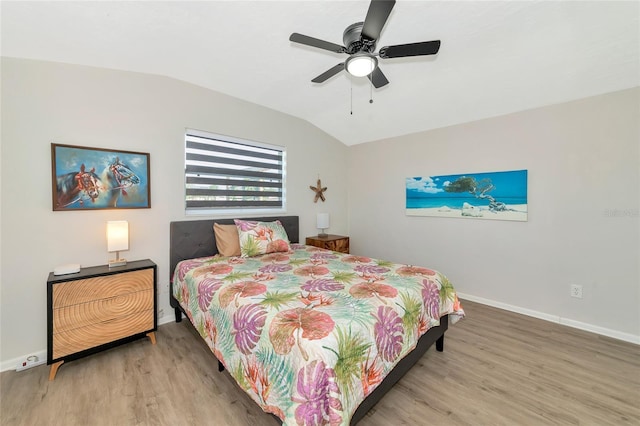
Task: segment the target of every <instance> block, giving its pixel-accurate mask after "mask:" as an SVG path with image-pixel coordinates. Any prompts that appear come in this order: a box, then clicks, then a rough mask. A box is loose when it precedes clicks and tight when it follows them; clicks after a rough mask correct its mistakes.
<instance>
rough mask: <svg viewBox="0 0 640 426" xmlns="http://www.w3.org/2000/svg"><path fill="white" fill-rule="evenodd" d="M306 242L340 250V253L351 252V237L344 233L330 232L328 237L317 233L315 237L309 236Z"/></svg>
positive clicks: (309, 244)
mask: <svg viewBox="0 0 640 426" xmlns="http://www.w3.org/2000/svg"><path fill="white" fill-rule="evenodd" d="M305 244H306V245H308V246H315V247H321V248H324V249H327V250H333V251H339V252H340V253H349V237H345V236H343V235H331V234H329V235H327V236H326V237H321V236H319V235H315V236H313V237H307V240H306V243H305Z"/></svg>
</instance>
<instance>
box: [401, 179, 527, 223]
mask: <svg viewBox="0 0 640 426" xmlns="http://www.w3.org/2000/svg"><path fill="white" fill-rule="evenodd" d="M406 212H407V216H436V217H460V218H473V219H490V220H491V219H492V220H515V221H526V220H527V170H513V171H505V172H491V173H466V174H459V175H442V176H428V177H412V178H407V179H406Z"/></svg>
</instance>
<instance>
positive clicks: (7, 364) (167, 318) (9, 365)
mask: <svg viewBox="0 0 640 426" xmlns="http://www.w3.org/2000/svg"><path fill="white" fill-rule="evenodd" d="M171 313H172V314H173V310H171ZM172 321H175V316H174V315H164V316H163V317H162V318H158V325H159V326H160V325H163V324H168V323H170V322H172ZM30 355H36V356H37V357H38V359H44V360H46V359H47V350H46V349H42V350H40V351H37V352H35V353H33V352H32V353H29V354H25V355H23V356H19V357H17V358H13V359H9V360H7V361H2V362H1V363H0V372H4V371H9V370H15V369H16V367H17V366H18V364H20V363H21V362H22V361H24V360H25V359H26V358H27V357H28V356H30ZM34 368H35V367H34Z"/></svg>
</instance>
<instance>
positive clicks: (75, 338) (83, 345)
mask: <svg viewBox="0 0 640 426" xmlns="http://www.w3.org/2000/svg"><path fill="white" fill-rule="evenodd" d="M153 313H154V311H153V309H151V310H148V311H145V312H137V313H134V314H130V315H126V316H123V317H120V318H116V319H113V320H110V321H105V322H100V323H94V324H89V325H86V326H84V327H80V328H75V329H70V330H68V331H64V332H60V333H57V334H54V338H53V358H54V359H56V358H61V357H64V356H67V355H71V354H74V353H76V352H80V351H83V350H85V349H90V348H95V347H96V346H100V345H103V344H105V343H109V342H113V341H115V340H118V339H123V338H125V337H129V336H132V335H134V334H138V333H143V332H145V331H148V330H152V329H153V328H154V318H153Z"/></svg>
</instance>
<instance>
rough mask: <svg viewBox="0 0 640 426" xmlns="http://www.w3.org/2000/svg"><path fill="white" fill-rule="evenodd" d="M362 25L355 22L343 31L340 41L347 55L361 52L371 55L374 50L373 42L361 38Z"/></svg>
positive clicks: (362, 23) (374, 43) (374, 44)
mask: <svg viewBox="0 0 640 426" xmlns="http://www.w3.org/2000/svg"><path fill="white" fill-rule="evenodd" d="M363 25H364V22H356V23H355V24H351V25H349V26H348V27H347V29H345V30H344V34H343V35H342V41H343V42H344V45H345V47H346V49H347V53H348V54H349V55H353V54H354V53H357V52H361V51H365V52H369V53H373V51H374V50H375V47H376V42H375V40H368V39H365V38H362V37H361V33H362V26H363Z"/></svg>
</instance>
